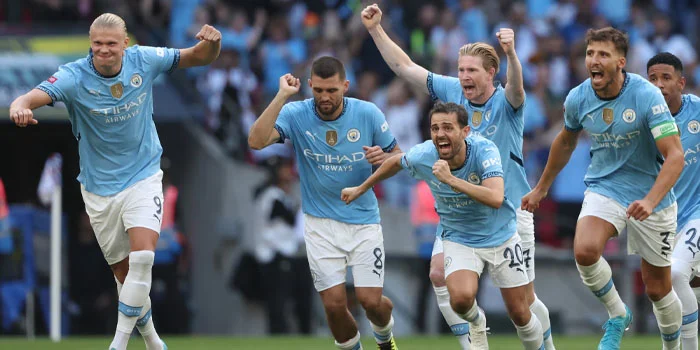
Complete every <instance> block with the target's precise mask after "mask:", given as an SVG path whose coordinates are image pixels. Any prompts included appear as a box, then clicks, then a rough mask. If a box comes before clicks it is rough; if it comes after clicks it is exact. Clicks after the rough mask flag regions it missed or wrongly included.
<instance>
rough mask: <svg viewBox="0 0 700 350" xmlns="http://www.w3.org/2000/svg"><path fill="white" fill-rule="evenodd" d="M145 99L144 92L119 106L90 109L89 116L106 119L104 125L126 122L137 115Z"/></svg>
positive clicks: (146, 95)
mask: <svg viewBox="0 0 700 350" xmlns="http://www.w3.org/2000/svg"><path fill="white" fill-rule="evenodd" d="M147 97H148V93H146V92H144V93H142V94H141V95H139V97H137V98H135V99H133V100H131V101H129V102H126V103H124V104H122V105H119V106H114V107H108V108H95V109H91V110H90V114H91V115H94V116H96V117H106V118H105V122H106V123H114V122H119V121H126V120H128V119H131V118H133V117H135V116H137V115H138V114H139V112H140V111H141V105H142V104H143V103H144V102H146V98H147Z"/></svg>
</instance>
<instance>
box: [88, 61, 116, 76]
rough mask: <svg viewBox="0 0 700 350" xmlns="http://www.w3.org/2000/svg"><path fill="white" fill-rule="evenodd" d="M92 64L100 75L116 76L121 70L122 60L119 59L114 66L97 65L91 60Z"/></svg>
mask: <svg viewBox="0 0 700 350" xmlns="http://www.w3.org/2000/svg"><path fill="white" fill-rule="evenodd" d="M92 64H93V66H94V67H95V70H97V72H98V73H100V74H101V75H102V76H104V77H106V78H113V77H116V76H117V75H118V74H119V72H121V70H122V62H121V61H119V63H117V64H115V65H114V66H98V65H96V64H95V61H94V60H93V62H92Z"/></svg>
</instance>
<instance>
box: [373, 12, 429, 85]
mask: <svg viewBox="0 0 700 350" xmlns="http://www.w3.org/2000/svg"><path fill="white" fill-rule="evenodd" d="M381 20H382V11H381V10H380V9H379V6H377V4H374V5H370V6H367V7H366V8H365V9H364V10H362V24H364V25H365V27H366V28H367V31H369V34H370V35H371V36H372V40H374V44H375V45H377V49H378V50H379V52H380V53H381V54H382V58H384V61H385V62H386V64H387V65H389V68H391V70H392V71H394V73H396V75H398V76H399V77H401V78H402V79H405V80H406V81H408V82H409V83H410V84H411V85H413V86H415V87H416V88H419V89H420V91H423V92H424V93H426V94H427V93H429V92H428V87H427V85H426V81H427V80H428V73H429V72H428V70H427V69H425V68H423V67H421V66H419V65H417V64H415V63H414V62H413V61H411V58H410V57H408V55H407V54H406V53H405V52H404V51H403V50H401V48H400V47H399V46H398V45H396V43H395V42H393V41H392V40H391V38H389V36H388V35H387V34H386V32H385V31H384V28H382V25H381V24H380V22H381Z"/></svg>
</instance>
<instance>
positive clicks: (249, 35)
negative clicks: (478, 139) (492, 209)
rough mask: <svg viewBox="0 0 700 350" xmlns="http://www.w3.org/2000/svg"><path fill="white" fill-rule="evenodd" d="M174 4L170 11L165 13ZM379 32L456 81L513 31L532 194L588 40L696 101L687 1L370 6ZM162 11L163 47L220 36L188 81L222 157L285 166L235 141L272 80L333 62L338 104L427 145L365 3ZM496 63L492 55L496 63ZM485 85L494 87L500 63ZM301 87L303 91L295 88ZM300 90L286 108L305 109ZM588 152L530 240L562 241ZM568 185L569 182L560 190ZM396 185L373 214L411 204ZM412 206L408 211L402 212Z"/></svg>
mask: <svg viewBox="0 0 700 350" xmlns="http://www.w3.org/2000/svg"><path fill="white" fill-rule="evenodd" d="M175 2H176V3H179V2H178V1H175ZM376 2H377V3H378V4H379V6H380V7H381V9H382V11H383V19H382V25H383V27H384V28H385V30H386V31H387V32H388V33H389V35H390V36H391V37H392V39H393V40H394V41H396V42H397V43H398V44H399V46H401V47H402V48H403V49H404V50H405V51H406V52H407V53H408V54H409V56H410V57H411V58H412V59H413V60H414V61H415V62H416V63H418V64H420V65H422V66H424V67H425V68H427V69H429V70H431V71H433V72H435V73H439V74H445V75H451V76H456V73H457V70H456V59H457V50H458V49H459V47H460V46H462V45H463V44H465V43H467V42H474V41H483V42H488V43H490V44H492V45H493V46H494V47H496V48H497V50H499V51H500V50H501V49H500V46H499V45H498V42H497V38H496V36H495V33H496V31H497V30H498V29H499V28H503V27H509V28H513V29H514V30H515V33H516V46H515V47H516V51H517V53H518V56H519V58H520V61H521V62H522V64H523V74H524V81H525V89H526V92H527V101H526V105H525V143H524V153H525V163H526V164H525V166H526V169H527V173H528V176H529V180H530V182H531V183H533V184H534V183H535V182H536V181H537V179H538V178H539V176H540V174H541V171H542V169H543V167H544V164H545V163H546V159H547V156H548V152H549V145H550V144H551V142H552V140H553V138H554V137H555V136H556V134H557V132H558V131H559V130H560V129H561V127H562V126H563V113H562V112H563V111H562V106H563V100H564V98H565V97H566V95H567V93H568V91H569V90H570V89H571V88H572V87H574V86H576V85H577V84H579V83H580V82H582V81H583V80H585V79H586V78H587V77H588V74H587V72H586V69H585V66H584V52H585V44H584V42H583V38H584V35H585V31H586V30H587V29H588V28H601V27H604V26H609V25H612V26H615V27H617V28H621V29H623V30H625V31H626V32H627V33H628V35H629V37H630V51H629V53H628V55H627V58H628V63H627V68H626V69H627V71H630V72H634V73H639V74H642V75H643V76H646V62H647V60H648V59H649V58H651V57H652V56H653V55H654V54H656V53H658V52H662V51H669V52H672V53H674V54H676V55H678V56H679V57H680V58H681V59H682V61H683V64H684V66H685V76H686V78H687V80H688V84H687V87H686V90H687V91H688V92H695V93H699V92H700V66H699V65H698V64H697V52H696V50H695V47H697V46H698V44H700V37H699V35H698V33H699V31H698V29H700V28H699V27H698V19H699V18H700V1H697V0H622V1H614V2H613V1H594V0H561V1H556V0H525V1H519V2H512V1H479V0H445V1H421V0H412V1H396V0H383V1H376ZM179 5H180V4H178V6H173V7H172V12H171V14H172V17H171V18H170V32H169V37H168V43H169V44H170V45H172V46H176V47H181V46H187V45H190V44H193V43H194V42H193V40H194V39H193V37H194V34H195V33H196V32H197V31H198V30H199V28H201V26H202V24H205V23H210V24H214V25H215V26H217V28H219V29H220V30H221V31H222V34H223V38H224V39H223V49H224V51H223V53H222V56H221V59H219V60H218V61H217V63H216V64H215V65H213V66H212V67H211V68H209V69H206V70H200V71H193V72H189V73H190V75H191V77H192V79H194V80H196V82H197V88H198V89H199V91H200V92H201V94H202V96H203V98H204V99H205V101H206V107H207V111H206V115H205V119H204V120H203V121H202V122H203V123H204V124H205V126H206V127H207V129H208V130H210V131H211V132H212V133H215V134H216V135H217V136H218V137H219V138H220V139H221V140H222V142H223V144H224V146H225V147H226V149H227V150H228V151H229V152H230V154H231V156H233V157H235V158H238V159H242V160H243V159H244V160H247V161H249V162H252V163H260V162H262V161H264V160H265V159H267V158H268V157H271V156H284V157H290V156H291V150H290V146H289V145H276V146H274V147H271V148H269V149H266V150H263V151H250V150H249V149H248V148H247V145H246V136H247V131H248V129H249V128H250V125H251V124H252V123H253V122H254V121H255V118H256V117H257V116H258V115H259V114H260V113H261V112H262V110H263V109H264V108H265V107H266V105H267V103H268V102H269V101H270V100H271V98H272V97H273V96H274V94H275V93H276V91H277V87H278V79H279V77H280V76H281V75H283V74H285V73H287V72H291V73H293V74H294V75H296V76H297V77H299V78H301V79H302V81H304V80H306V79H307V78H308V75H309V65H310V63H311V61H313V60H314V59H315V58H317V57H319V56H321V55H333V56H336V57H338V58H340V59H341V60H342V61H343V62H344V63H345V64H346V69H347V70H348V74H347V75H348V79H349V80H350V91H349V95H350V96H353V97H357V98H361V99H364V100H369V101H372V102H374V103H375V104H377V106H379V108H380V109H381V110H382V111H383V112H384V113H385V115H386V117H387V120H388V123H389V125H390V127H391V129H392V131H393V132H394V134H395V135H396V138H397V140H398V142H399V144H400V145H401V147H402V148H403V149H408V148H409V147H411V146H413V145H415V144H417V143H419V142H421V141H422V140H424V139H426V138H427V137H428V127H427V125H426V121H427V118H425V116H426V115H427V111H428V109H429V108H430V105H431V103H432V101H430V99H429V98H428V96H426V95H424V94H422V93H420V92H415V91H411V87H410V86H409V85H408V84H406V83H404V82H403V81H402V80H400V79H398V78H396V76H395V75H394V73H393V72H392V71H391V70H390V69H389V67H388V66H387V65H386V64H385V63H384V61H383V59H382V57H381V55H380V54H379V52H378V51H377V49H376V47H375V45H374V43H373V42H372V39H371V38H370V36H369V35H368V33H367V31H366V29H365V28H364V26H363V25H362V23H361V21H360V18H359V12H360V11H361V10H362V8H363V7H364V6H366V5H367V3H366V1H363V2H361V1H352V0H317V1H303V2H302V1H291V0H269V1H263V2H254V1H243V2H236V3H235V4H234V3H233V2H227V1H202V2H200V3H199V4H196V3H188V5H187V6H179ZM500 53H501V54H503V53H502V52H500ZM501 63H502V67H501V69H500V73H499V76H498V77H497V80H499V81H501V82H502V83H505V82H506V77H505V74H506V59H505V56H502V59H501ZM302 86H305V85H304V84H303V85H302ZM311 96H312V95H311V91H310V90H309V89H308V88H305V89H302V92H301V93H300V94H299V96H297V98H299V99H302V98H308V97H311ZM589 146H590V141H589V140H588V139H587V137H586V136H585V135H583V136H582V137H581V140H580V141H579V147H578V149H577V151H576V152H575V153H574V155H573V157H572V160H571V162H570V165H569V166H567V168H566V169H565V170H564V173H563V174H562V175H561V176H559V179H567V180H566V181H562V180H559V181H558V182H557V183H556V184H555V185H554V187H553V190H552V193H551V201H550V202H548V203H544V205H543V208H542V210H541V211H540V213H539V214H538V219H539V220H538V226H539V227H538V234H539V235H540V237H539V238H540V240H541V241H543V242H545V243H548V244H550V245H553V246H563V247H567V246H568V245H569V244H570V243H571V237H573V223H575V221H576V220H575V218H576V215H577V214H578V209H579V208H580V203H581V201H582V199H583V191H584V189H585V185H584V184H583V181H582V179H583V176H584V174H585V171H586V168H587V167H588V164H589V162H590V158H589V155H588V148H589ZM571 179H575V181H572V180H571ZM413 185H414V183H413V180H412V179H410V178H409V177H408V176H405V177H402V176H397V177H395V178H393V179H391V180H390V181H385V182H384V183H383V184H382V187H381V188H380V189H378V192H379V195H380V196H381V197H382V198H383V200H384V201H385V203H387V204H389V205H392V206H396V207H399V208H408V207H410V206H411V204H412V202H414V201H416V200H418V199H414V198H419V196H415V195H414V194H415V192H416V191H414V192H413V193H412V192H411V191H407V188H411V186H413ZM413 204H415V203H413Z"/></svg>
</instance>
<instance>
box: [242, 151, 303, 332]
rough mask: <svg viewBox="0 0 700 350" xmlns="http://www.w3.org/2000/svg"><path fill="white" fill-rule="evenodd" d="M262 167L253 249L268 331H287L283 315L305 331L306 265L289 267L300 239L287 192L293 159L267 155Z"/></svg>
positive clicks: (295, 205)
mask: <svg viewBox="0 0 700 350" xmlns="http://www.w3.org/2000/svg"><path fill="white" fill-rule="evenodd" d="M265 167H266V170H267V171H268V175H269V178H268V180H267V182H265V184H263V185H262V186H261V187H259V188H258V189H256V190H255V194H254V198H255V207H256V209H257V210H256V212H257V213H258V214H259V216H258V217H257V218H256V220H257V222H258V224H257V225H255V227H258V228H259V232H258V233H257V234H256V235H255V238H256V241H255V248H254V252H255V257H256V259H257V260H258V263H259V264H260V271H261V275H262V276H264V278H262V279H261V282H262V283H263V291H264V293H265V295H264V303H265V308H266V310H267V318H268V319H267V322H268V323H267V324H268V331H269V332H270V333H271V334H284V333H289V332H290V327H289V325H288V324H287V319H286V315H295V316H296V317H297V322H298V324H299V328H300V330H301V331H302V333H306V334H308V333H310V329H311V311H310V309H311V295H312V291H311V275H310V272H309V270H308V268H307V269H306V270H304V271H295V270H294V269H293V266H294V264H295V262H294V258H295V257H296V256H298V253H299V250H300V249H301V247H302V245H303V242H304V241H303V238H302V237H299V235H297V234H296V232H295V230H294V227H295V221H296V214H297V209H298V207H299V205H298V202H297V201H296V200H294V199H293V197H292V195H291V193H292V186H293V185H294V181H295V175H294V168H293V163H292V160H291V159H290V158H282V157H271V158H268V159H267V161H266V162H265ZM307 275H308V276H307ZM297 291H302V293H296V292H297ZM288 301H293V302H294V310H293V312H289V313H288V312H285V310H287V308H286V304H287V302H288Z"/></svg>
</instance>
